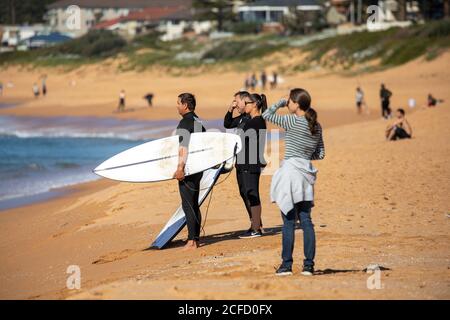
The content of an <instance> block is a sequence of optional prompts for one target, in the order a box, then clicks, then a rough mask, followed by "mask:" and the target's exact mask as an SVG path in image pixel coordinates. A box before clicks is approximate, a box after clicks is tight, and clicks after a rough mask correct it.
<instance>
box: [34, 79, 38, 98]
mask: <svg viewBox="0 0 450 320" xmlns="http://www.w3.org/2000/svg"><path fill="white" fill-rule="evenodd" d="M33 94H34V97H35V98H38V97H39V86H38V85H37V83H36V82H35V83H34V84H33Z"/></svg>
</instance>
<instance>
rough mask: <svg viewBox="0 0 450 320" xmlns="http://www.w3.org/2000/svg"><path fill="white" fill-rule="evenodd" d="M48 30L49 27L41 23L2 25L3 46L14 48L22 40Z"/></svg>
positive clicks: (0, 28) (0, 30) (0, 27)
mask: <svg viewBox="0 0 450 320" xmlns="http://www.w3.org/2000/svg"><path fill="white" fill-rule="evenodd" d="M46 31H48V27H46V26H44V25H41V24H36V25H30V26H8V25H3V26H0V33H1V46H2V47H3V48H11V49H14V48H15V47H17V46H18V45H19V43H20V42H21V41H24V40H26V39H28V38H31V37H33V36H35V35H37V34H40V33H42V32H46ZM2 51H3V50H2ZM5 51H6V50H5Z"/></svg>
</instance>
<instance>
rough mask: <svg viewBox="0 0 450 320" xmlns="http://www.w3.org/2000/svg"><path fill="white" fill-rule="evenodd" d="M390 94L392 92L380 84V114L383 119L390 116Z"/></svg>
mask: <svg viewBox="0 0 450 320" xmlns="http://www.w3.org/2000/svg"><path fill="white" fill-rule="evenodd" d="M391 96H392V92H391V91H389V90H388V89H386V87H385V85H384V84H383V83H382V84H381V89H380V99H381V116H382V117H383V118H385V119H389V118H390V117H391V108H390V106H389V105H390V103H391Z"/></svg>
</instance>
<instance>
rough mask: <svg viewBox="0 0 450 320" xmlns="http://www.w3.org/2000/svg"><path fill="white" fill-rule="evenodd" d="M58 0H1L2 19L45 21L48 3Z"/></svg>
mask: <svg viewBox="0 0 450 320" xmlns="http://www.w3.org/2000/svg"><path fill="white" fill-rule="evenodd" d="M55 1H56V0H0V21H1V22H2V23H4V24H24V23H30V24H31V23H37V22H43V21H44V15H45V13H46V12H47V5H49V4H50V3H53V2H55Z"/></svg>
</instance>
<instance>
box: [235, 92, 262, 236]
mask: <svg viewBox="0 0 450 320" xmlns="http://www.w3.org/2000/svg"><path fill="white" fill-rule="evenodd" d="M243 102H244V105H245V107H244V110H245V113H246V114H247V115H248V116H249V119H248V120H247V121H246V122H245V124H244V126H243V128H242V129H241V132H239V135H240V136H241V139H242V146H243V147H242V151H241V152H240V153H239V154H238V155H237V160H236V171H239V173H238V178H240V181H239V182H240V183H239V184H240V188H239V191H240V194H241V197H242V199H243V200H244V205H245V207H246V209H247V210H248V211H249V214H250V222H251V226H250V229H249V230H248V231H247V232H246V233H244V234H243V235H241V236H239V238H241V239H244V238H256V237H261V236H262V230H261V229H262V222H261V211H262V208H261V199H260V196H259V180H260V177H261V172H262V169H263V168H264V167H265V166H266V161H265V160H264V147H265V144H266V143H265V138H266V128H267V127H266V121H264V119H263V118H262V117H261V113H262V112H264V111H265V110H266V109H267V100H266V96H265V95H263V94H261V95H259V94H256V93H255V94H251V95H248V96H246V97H244V98H243Z"/></svg>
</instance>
